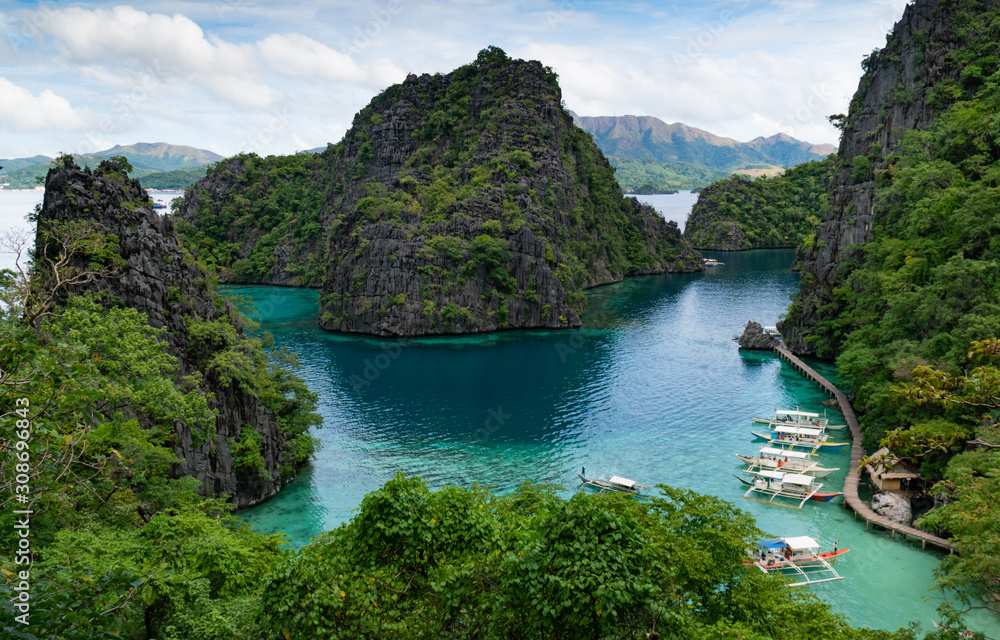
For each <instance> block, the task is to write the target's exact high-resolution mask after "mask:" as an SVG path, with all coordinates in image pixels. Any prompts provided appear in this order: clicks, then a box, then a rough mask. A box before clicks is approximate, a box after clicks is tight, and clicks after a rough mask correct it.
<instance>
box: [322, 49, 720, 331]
mask: <svg viewBox="0 0 1000 640" xmlns="http://www.w3.org/2000/svg"><path fill="white" fill-rule="evenodd" d="M324 157H325V158H326V159H327V161H328V162H329V163H330V171H331V173H332V174H333V175H334V176H335V178H334V180H335V182H336V185H335V188H334V189H333V190H332V193H331V197H330V199H329V200H328V203H327V207H326V210H325V215H324V220H323V223H324V227H325V228H327V229H329V230H330V235H329V250H328V255H329V261H330V267H329V271H328V272H327V278H326V282H325V284H324V287H323V297H322V302H321V304H322V309H321V319H320V324H321V325H322V326H323V327H325V328H327V329H331V330H335V331H343V332H358V333H372V334H376V335H382V336H407V335H422V334H434V333H476V332H486V331H496V330H501V329H513V328H563V327H575V326H579V325H580V314H581V313H582V312H583V308H584V298H583V296H582V293H581V289H583V288H586V287H593V286H597V285H602V284H608V283H612V282H618V281H620V280H621V279H622V278H624V277H626V276H628V275H639V274H655V273H666V272H677V271H696V270H698V269H700V268H701V261H700V256H698V255H697V254H696V253H695V252H693V251H691V250H690V249H688V247H687V246H686V245H685V243H684V242H683V241H682V239H681V234H680V232H679V230H678V228H677V226H676V224H674V223H672V222H666V221H664V220H663V219H662V218H661V217H660V216H659V215H658V214H656V212H655V211H654V210H652V209H651V208H649V207H647V206H644V205H640V204H639V203H637V202H636V201H634V200H632V199H623V197H622V194H621V190H620V188H619V187H618V186H617V184H616V183H615V182H614V180H613V173H612V170H611V167H610V165H609V164H608V162H607V160H606V159H605V158H604V156H603V155H602V154H601V153H600V152H599V151H598V150H597V148H596V147H595V146H594V145H593V142H592V140H591V139H590V138H589V137H588V136H587V135H586V134H584V133H583V132H581V131H579V130H578V129H577V128H576V127H575V126H574V125H573V122H572V118H571V117H570V115H569V114H568V113H567V112H565V111H564V110H563V109H562V108H561V106H560V91H559V88H558V85H556V84H555V80H554V76H552V75H551V73H550V72H549V71H548V70H546V69H545V68H544V67H542V65H541V64H540V63H538V62H524V61H509V60H506V61H493V62H485V63H483V64H476V65H467V66H466V67H463V68H461V69H459V70H457V71H455V72H453V73H451V74H449V75H446V76H430V75H424V76H421V77H417V76H415V75H411V76H409V77H408V78H407V79H406V81H405V82H404V83H403V84H401V85H396V86H394V87H391V88H390V89H388V90H387V91H386V92H385V93H383V94H382V95H381V96H379V97H377V98H376V99H375V100H373V101H372V103H371V104H370V105H369V106H368V107H366V108H365V109H364V110H363V111H362V112H361V113H359V114H358V116H357V117H356V118H355V122H354V126H353V127H352V129H351V130H350V131H349V132H348V133H347V135H346V136H345V138H344V141H343V142H342V143H341V145H340V146H338V147H337V148H332V149H328V151H327V152H325V154H324ZM436 194H439V195H436Z"/></svg>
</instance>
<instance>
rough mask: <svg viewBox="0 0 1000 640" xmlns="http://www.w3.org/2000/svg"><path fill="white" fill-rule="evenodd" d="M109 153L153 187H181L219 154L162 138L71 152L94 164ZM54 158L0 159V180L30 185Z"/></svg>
mask: <svg viewBox="0 0 1000 640" xmlns="http://www.w3.org/2000/svg"><path fill="white" fill-rule="evenodd" d="M111 156H125V157H126V158H128V161H129V163H130V164H131V165H132V166H133V167H134V171H133V172H132V176H133V177H136V178H141V179H142V184H143V186H145V187H147V188H153V189H182V188H184V187H186V186H187V185H189V184H192V183H193V182H195V181H197V180H198V179H199V178H201V177H203V176H204V175H205V171H206V170H207V168H208V166H209V165H210V164H211V163H213V162H218V161H219V160H222V159H223V157H222V156H220V155H219V154H217V153H213V152H212V151H206V150H205V149H197V148H195V147H188V146H185V145H177V144H167V143H165V142H152V143H150V142H137V143H136V144H130V145H115V146H113V147H111V148H110V149H105V150H104V151H97V152H95V153H91V154H88V155H81V156H75V158H76V162H77V164H80V165H81V166H89V167H96V166H97V165H98V164H100V162H101V160H103V159H105V158H110V157H111ZM53 160H54V158H50V157H48V156H41V155H39V156H33V157H31V158H11V159H0V166H2V167H3V168H2V169H0V184H5V185H6V186H7V188H11V189H30V188H32V187H35V186H36V185H37V184H38V182H37V181H36V180H35V178H36V177H44V176H45V174H46V173H48V171H49V165H50V164H51V163H52V162H53Z"/></svg>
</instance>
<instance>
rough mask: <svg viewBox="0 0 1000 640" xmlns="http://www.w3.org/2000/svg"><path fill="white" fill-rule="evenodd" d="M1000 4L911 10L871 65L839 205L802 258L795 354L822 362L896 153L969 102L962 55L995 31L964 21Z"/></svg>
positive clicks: (844, 164) (937, 3) (792, 334)
mask: <svg viewBox="0 0 1000 640" xmlns="http://www.w3.org/2000/svg"><path fill="white" fill-rule="evenodd" d="M996 4H997V3H996V2H989V1H971V2H966V1H962V2H944V1H941V0H918V1H917V2H914V3H912V4H909V5H907V7H906V10H905V12H904V13H903V16H902V18H901V19H900V20H899V22H898V23H896V25H895V27H894V29H893V31H892V33H891V34H890V35H889V36H888V37H887V40H886V45H885V47H883V48H882V49H879V50H876V51H874V52H872V53H871V55H869V56H867V57H866V58H865V60H864V62H863V64H862V66H863V68H864V70H865V73H864V76H863V77H862V78H861V81H860V83H859V86H858V90H857V92H856V93H855V95H854V97H853V99H852V101H851V106H850V111H849V113H848V114H847V118H846V121H845V122H844V128H843V134H842V137H841V141H840V149H839V152H838V157H839V161H838V166H837V169H836V171H835V173H834V176H833V178H832V181H831V186H830V189H829V199H828V203H829V207H828V208H827V210H826V213H825V215H824V216H823V219H822V221H821V223H820V226H819V228H818V229H817V231H816V235H815V238H814V241H813V242H810V243H809V244H808V245H807V246H806V247H803V248H801V249H800V250H799V253H798V256H797V265H798V268H799V270H800V271H801V273H802V276H803V277H802V281H801V282H802V284H801V290H800V292H799V294H798V296H797V297H796V299H795V301H794V303H793V304H792V306H791V307H790V309H789V311H788V314H787V318H786V319H785V321H784V322H782V323H781V324H780V325H779V327H780V329H781V333H782V336H783V337H784V339H785V343H786V345H788V347H789V348H790V349H791V350H792V351H794V352H795V353H798V354H804V355H814V354H816V352H817V349H816V341H817V340H824V341H829V340H830V339H831V338H830V337H821V336H817V335H815V327H816V324H817V323H818V322H819V321H820V319H821V318H822V317H824V316H826V317H830V316H832V315H835V314H836V313H838V311H837V309H838V308H839V304H840V303H839V302H838V301H837V300H836V296H835V295H834V289H836V288H837V287H839V286H841V285H842V284H843V282H844V281H845V279H846V278H847V276H848V275H849V273H850V271H851V270H852V269H853V268H854V267H856V266H857V264H858V263H859V256H858V255H857V254H858V252H859V251H860V248H861V245H863V244H864V243H866V242H869V241H870V240H872V238H873V229H874V227H875V225H876V224H878V220H877V216H878V215H879V209H878V207H877V206H876V202H875V191H876V188H877V187H878V186H879V185H880V184H885V182H886V181H887V180H888V179H889V177H890V173H888V167H889V165H890V159H891V157H892V154H893V153H894V152H896V151H898V149H899V146H900V143H901V141H902V139H903V137H904V136H905V134H906V133H907V132H908V131H910V130H913V129H922V128H925V127H927V126H928V125H929V124H931V123H932V122H933V121H934V120H935V118H936V117H937V115H938V114H939V113H941V112H942V111H943V110H944V109H945V108H946V107H947V106H948V105H949V104H951V103H952V102H954V101H955V100H956V99H958V98H959V97H961V96H962V95H963V89H962V87H963V84H965V83H966V79H963V74H965V73H968V72H969V70H967V69H966V65H965V64H964V63H961V62H959V61H958V60H957V58H956V55H955V54H956V53H958V52H960V51H963V50H965V49H966V47H974V46H976V44H975V42H976V40H977V39H979V37H978V36H977V34H976V30H977V29H978V28H979V27H985V26H986V25H982V24H979V25H978V27H977V26H975V25H973V26H972V27H971V29H970V27H969V25H962V26H959V22H960V21H964V20H965V18H964V17H963V16H965V17H967V16H971V15H973V14H975V13H979V14H987V15H988V14H989V13H990V7H991V6H992V7H993V8H994V9H993V10H994V11H995V7H996ZM959 18H961V19H959ZM973 22H979V21H978V20H973ZM987 24H988V22H987ZM983 53H984V55H990V53H989V52H983ZM980 74H982V70H980ZM810 336H812V337H811V338H810ZM807 338H809V339H807ZM837 351H838V347H837V345H834V344H831V345H828V349H827V355H831V354H835V353H837Z"/></svg>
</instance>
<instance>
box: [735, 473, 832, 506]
mask: <svg viewBox="0 0 1000 640" xmlns="http://www.w3.org/2000/svg"><path fill="white" fill-rule="evenodd" d="M736 479H737V480H739V481H740V482H742V483H743V484H744V485H746V486H748V487H750V488H749V489H747V492H746V493H744V494H743V497H744V498H747V499H748V500H756V501H758V502H767V503H769V504H777V505H780V506H783V507H792V508H794V509H801V508H802V505H804V504H805V503H806V501H808V500H811V501H815V502H829V501H831V500H833V499H834V498H836V497H837V496H839V495H843V492H842V491H823V490H822V489H823V485H822V484H820V483H819V482H816V478H814V477H812V476H807V475H802V474H800V473H784V472H781V471H771V470H768V469H765V470H763V471H760V472H758V473H757V474H756V475H755V477H753V478H749V479H748V478H742V477H740V476H736ZM753 493H757V494H760V495H762V496H770V497H769V498H768V499H767V500H763V499H761V498H753V497H751V495H750V494H753ZM777 498H789V499H791V500H797V501H798V506H795V505H787V504H782V503H780V502H775V499H777Z"/></svg>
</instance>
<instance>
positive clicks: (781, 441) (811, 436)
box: [751, 426, 851, 450]
mask: <svg viewBox="0 0 1000 640" xmlns="http://www.w3.org/2000/svg"><path fill="white" fill-rule="evenodd" d="M751 433H753V434H754V435H755V436H757V437H758V438H760V439H761V440H766V441H767V442H768V443H770V444H771V445H778V446H781V447H800V448H804V449H813V450H815V449H818V448H820V447H823V448H826V449H840V448H841V447H846V446H848V445H850V444H851V443H850V442H830V441H829V435H828V434H826V433H823V431H822V430H820V429H811V428H808V427H786V426H778V427H774V428H773V430H772V432H771V433H763V432H760V431H751Z"/></svg>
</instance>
